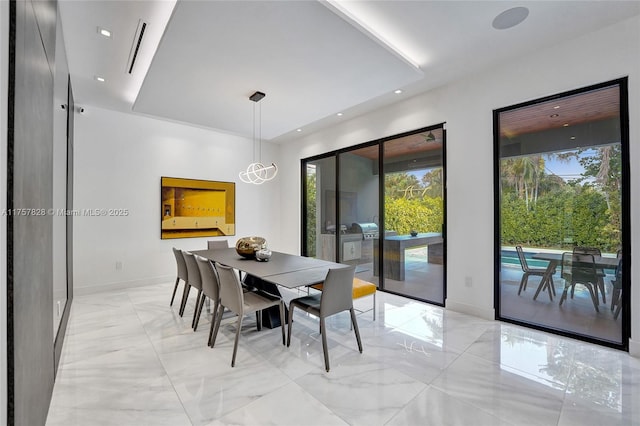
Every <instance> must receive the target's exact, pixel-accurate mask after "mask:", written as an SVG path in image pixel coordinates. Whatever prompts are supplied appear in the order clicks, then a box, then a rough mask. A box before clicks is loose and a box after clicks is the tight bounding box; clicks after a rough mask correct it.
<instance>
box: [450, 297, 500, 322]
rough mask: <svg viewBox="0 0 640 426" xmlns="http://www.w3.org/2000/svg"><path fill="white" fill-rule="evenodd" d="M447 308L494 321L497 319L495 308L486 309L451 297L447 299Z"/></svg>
mask: <svg viewBox="0 0 640 426" xmlns="http://www.w3.org/2000/svg"><path fill="white" fill-rule="evenodd" d="M445 308H446V309H448V310H452V311H455V312H460V313H463V314H467V315H473V316H474V317H480V318H482V319H486V320H490V321H493V320H495V319H496V311H495V309H493V308H490V309H484V308H480V307H478V306H473V305H468V304H466V303H460V302H455V301H453V300H451V299H447V300H446V301H445Z"/></svg>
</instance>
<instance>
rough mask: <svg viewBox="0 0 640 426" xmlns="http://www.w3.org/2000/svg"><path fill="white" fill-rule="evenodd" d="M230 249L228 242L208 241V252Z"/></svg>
mask: <svg viewBox="0 0 640 426" xmlns="http://www.w3.org/2000/svg"><path fill="white" fill-rule="evenodd" d="M225 248H229V241H228V240H209V241H207V250H218V249H225Z"/></svg>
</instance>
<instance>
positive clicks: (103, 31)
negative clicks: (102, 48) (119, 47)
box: [98, 27, 111, 38]
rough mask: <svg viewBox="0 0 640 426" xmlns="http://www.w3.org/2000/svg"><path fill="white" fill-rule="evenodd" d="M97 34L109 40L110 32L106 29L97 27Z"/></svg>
mask: <svg viewBox="0 0 640 426" xmlns="http://www.w3.org/2000/svg"><path fill="white" fill-rule="evenodd" d="M98 34H100V35H101V36H103V37H106V38H111V31H109V30H108V29H106V28H102V27H98Z"/></svg>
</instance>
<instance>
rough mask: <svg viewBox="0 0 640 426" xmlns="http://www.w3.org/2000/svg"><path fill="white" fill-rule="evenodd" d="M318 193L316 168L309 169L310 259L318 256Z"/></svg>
mask: <svg viewBox="0 0 640 426" xmlns="http://www.w3.org/2000/svg"><path fill="white" fill-rule="evenodd" d="M316 192H317V191H316V172H315V168H310V167H307V254H308V256H310V257H315V256H316V238H317V236H316V225H317V221H318V217H317V211H316Z"/></svg>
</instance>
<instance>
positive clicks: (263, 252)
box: [256, 248, 271, 262]
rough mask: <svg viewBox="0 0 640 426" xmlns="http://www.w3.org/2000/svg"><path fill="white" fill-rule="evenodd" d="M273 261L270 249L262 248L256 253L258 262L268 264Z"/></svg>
mask: <svg viewBox="0 0 640 426" xmlns="http://www.w3.org/2000/svg"><path fill="white" fill-rule="evenodd" d="M269 259H271V250H269V249H268V248H261V249H260V250H258V251H257V252H256V260H257V261H258V262H268V261H269Z"/></svg>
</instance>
